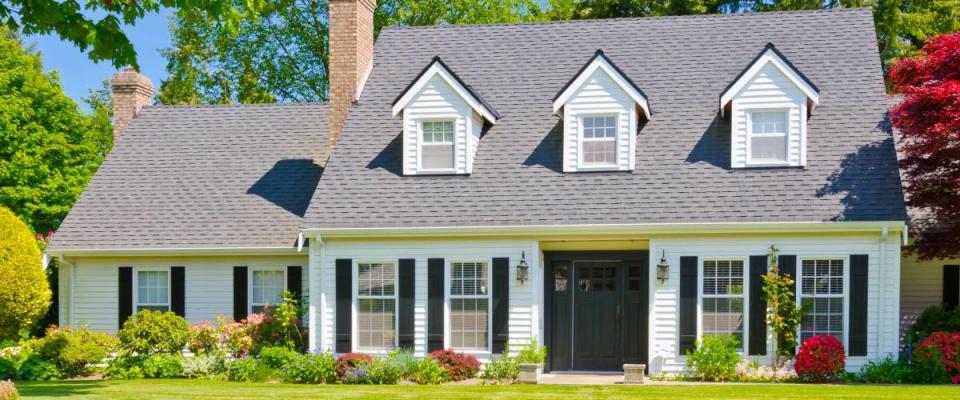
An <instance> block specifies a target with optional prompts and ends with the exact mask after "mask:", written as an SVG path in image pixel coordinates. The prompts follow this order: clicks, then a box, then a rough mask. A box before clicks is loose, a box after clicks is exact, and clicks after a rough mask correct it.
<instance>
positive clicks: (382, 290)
mask: <svg viewBox="0 0 960 400" xmlns="http://www.w3.org/2000/svg"><path fill="white" fill-rule="evenodd" d="M358 269H359V274H358V275H357V286H358V291H357V293H358V294H359V295H360V296H386V297H392V296H393V294H394V287H395V283H394V279H395V277H394V273H393V272H394V271H393V269H394V268H393V264H392V263H374V264H359V265H358Z"/></svg>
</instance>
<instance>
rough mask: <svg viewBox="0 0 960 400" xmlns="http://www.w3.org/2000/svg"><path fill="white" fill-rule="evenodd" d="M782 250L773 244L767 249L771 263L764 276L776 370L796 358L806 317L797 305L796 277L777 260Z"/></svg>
mask: <svg viewBox="0 0 960 400" xmlns="http://www.w3.org/2000/svg"><path fill="white" fill-rule="evenodd" d="M779 253H780V250H779V249H777V247H776V246H770V250H769V251H768V252H767V265H769V266H770V268H769V270H768V271H767V274H766V275H764V276H763V300H764V301H766V302H767V326H769V327H770V329H771V330H772V331H773V334H774V338H775V340H774V344H775V346H776V349H775V351H774V358H773V366H774V370H779V369H780V367H782V366H783V364H784V363H785V362H786V361H787V360H789V359H791V358H793V349H794V348H796V347H797V328H798V327H799V326H800V320H801V318H802V317H803V310H802V309H801V308H800V307H798V306H797V302H796V300H795V299H794V297H795V295H794V292H793V288H794V280H793V277H791V276H790V274H785V273H784V274H781V273H780V267H779V265H778V264H777V258H778V257H777V255H778V254H779Z"/></svg>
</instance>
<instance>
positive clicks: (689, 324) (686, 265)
mask: <svg viewBox="0 0 960 400" xmlns="http://www.w3.org/2000/svg"><path fill="white" fill-rule="evenodd" d="M698 269H699V266H698V265H697V257H694V256H683V257H680V348H679V352H680V355H685V354H687V350H693V349H694V344H695V343H696V340H697V275H698V274H697V272H698V271H697V270H698Z"/></svg>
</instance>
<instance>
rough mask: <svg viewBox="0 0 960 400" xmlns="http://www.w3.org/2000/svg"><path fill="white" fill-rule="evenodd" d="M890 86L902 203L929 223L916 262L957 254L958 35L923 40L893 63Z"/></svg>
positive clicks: (959, 185) (959, 190) (959, 219)
mask: <svg viewBox="0 0 960 400" xmlns="http://www.w3.org/2000/svg"><path fill="white" fill-rule="evenodd" d="M890 81H891V83H892V84H893V87H894V89H895V90H897V91H899V92H901V93H902V94H903V100H902V101H901V102H900V103H899V104H897V105H895V106H893V107H892V108H891V109H890V120H891V122H892V124H893V127H894V128H897V129H899V131H900V135H901V139H900V151H901V153H902V157H901V161H900V168H901V170H902V174H903V179H904V181H905V184H906V185H905V186H906V187H905V190H906V193H907V204H908V205H909V206H910V207H914V208H916V209H918V210H919V211H921V212H923V213H925V214H926V215H927V216H928V217H929V218H928V219H927V220H926V221H918V222H921V224H922V228H923V230H922V231H921V233H920V235H919V236H918V237H917V238H916V239H915V240H914V242H913V244H912V246H911V249H912V250H913V251H914V252H916V253H917V255H918V256H919V257H920V258H921V259H931V258H940V257H944V258H945V257H952V256H956V255H958V254H960V32H957V33H954V34H949V35H941V36H937V37H935V38H933V39H930V40H929V41H927V44H926V45H925V46H924V47H923V48H922V49H921V50H920V55H919V56H917V57H914V58H906V59H903V60H900V61H898V62H897V63H895V64H894V65H893V67H892V68H891V69H890Z"/></svg>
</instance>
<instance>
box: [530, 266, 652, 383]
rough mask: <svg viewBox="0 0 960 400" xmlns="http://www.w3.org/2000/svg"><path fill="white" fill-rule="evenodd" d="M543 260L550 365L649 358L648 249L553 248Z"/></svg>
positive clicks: (600, 367)
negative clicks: (627, 250)
mask: <svg viewBox="0 0 960 400" xmlns="http://www.w3.org/2000/svg"><path fill="white" fill-rule="evenodd" d="M545 262H546V267H547V271H546V272H547V274H546V282H545V283H546V285H545V288H546V289H547V290H546V291H545V297H546V299H545V301H546V305H547V307H545V318H546V321H545V322H546V328H547V331H546V332H545V334H546V335H545V336H546V338H545V344H546V346H547V348H548V360H547V368H548V369H549V370H555V371H564V370H566V371H569V370H576V371H619V370H621V369H622V367H623V364H625V363H644V362H646V360H647V303H648V301H647V298H648V294H649V289H648V271H649V269H648V266H647V264H648V261H647V253H646V252H643V251H639V252H550V253H546V254H545Z"/></svg>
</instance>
